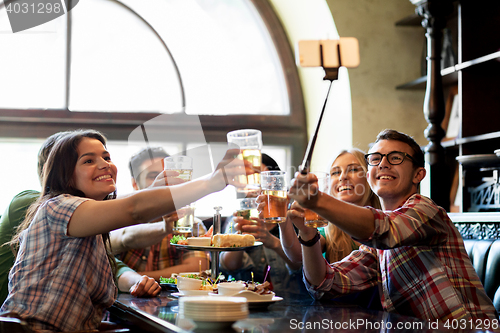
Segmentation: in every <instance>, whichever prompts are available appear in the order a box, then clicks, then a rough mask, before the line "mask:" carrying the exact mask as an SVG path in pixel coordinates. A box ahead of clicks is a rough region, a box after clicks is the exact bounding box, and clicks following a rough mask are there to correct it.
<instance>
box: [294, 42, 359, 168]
mask: <svg viewBox="0 0 500 333" xmlns="http://www.w3.org/2000/svg"><path fill="white" fill-rule="evenodd" d="M296 50H297V53H296V61H297V65H298V66H301V67H323V69H324V70H325V77H324V78H323V80H329V81H330V86H329V88H328V92H327V94H326V98H325V103H324V104H323V109H322V110H321V113H320V114H319V117H318V121H317V122H316V129H315V130H314V134H313V135H312V137H311V139H310V140H309V143H308V145H307V149H306V153H305V155H304V159H303V161H302V164H301V165H300V167H299V171H300V173H301V174H303V175H305V174H307V173H308V172H309V169H310V166H311V158H312V153H313V149H314V145H315V143H316V139H317V137H318V131H319V127H320V125H321V120H322V118H323V114H324V112H325V108H326V103H327V101H328V95H329V94H330V89H331V87H332V83H333V81H334V80H337V79H338V77H339V68H340V67H341V66H344V67H347V68H355V67H358V66H359V43H358V40H357V39H356V38H354V37H344V38H340V39H327V40H301V41H299V42H298V47H297V49H296Z"/></svg>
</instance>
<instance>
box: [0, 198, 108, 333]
mask: <svg viewBox="0 0 500 333" xmlns="http://www.w3.org/2000/svg"><path fill="white" fill-rule="evenodd" d="M86 200H90V199H87V198H80V197H75V196H71V195H68V194H63V195H59V196H57V197H55V198H52V199H50V200H48V201H47V202H46V203H45V204H43V205H42V206H40V208H39V209H38V212H37V215H36V216H35V218H34V220H33V221H32V223H31V225H30V227H29V228H28V229H26V230H25V231H24V232H23V234H22V238H21V242H20V248H19V252H18V255H17V258H16V261H15V263H14V266H13V267H12V270H11V272H10V274H9V296H8V297H7V299H6V301H5V303H4V304H3V306H2V308H1V311H12V312H16V313H18V314H19V315H20V317H21V318H23V319H25V320H26V321H27V322H28V323H30V325H31V327H32V328H33V329H36V330H56V331H59V330H60V331H77V330H90V329H96V328H98V327H99V325H100V322H101V320H102V316H103V313H104V310H105V309H106V308H107V307H109V306H111V305H112V304H113V302H114V300H115V298H116V294H117V289H116V287H115V284H114V282H113V274H112V270H111V267H110V265H109V262H108V258H107V256H106V249H105V246H104V243H103V240H102V236H101V235H97V236H91V237H71V236H68V235H67V229H68V223H69V221H70V219H71V216H72V215H73V213H74V211H75V210H76V208H77V207H78V206H79V205H80V204H81V203H83V202H85V201H86Z"/></svg>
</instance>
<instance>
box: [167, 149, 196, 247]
mask: <svg viewBox="0 0 500 333" xmlns="http://www.w3.org/2000/svg"><path fill="white" fill-rule="evenodd" d="M163 165H164V169H165V170H173V171H177V172H178V173H179V176H177V177H178V178H181V179H183V180H184V181H190V180H191V177H192V175H193V159H192V158H191V157H189V156H169V157H165V158H164V159H163ZM176 208H177V207H176ZM194 209H195V204H194V203H191V204H189V205H187V206H185V207H182V208H180V209H179V210H180V211H182V213H183V214H182V215H183V217H181V218H180V219H178V220H177V221H176V222H175V223H174V228H173V231H174V233H175V234H181V235H183V236H186V237H188V236H191V235H192V231H193V224H194Z"/></svg>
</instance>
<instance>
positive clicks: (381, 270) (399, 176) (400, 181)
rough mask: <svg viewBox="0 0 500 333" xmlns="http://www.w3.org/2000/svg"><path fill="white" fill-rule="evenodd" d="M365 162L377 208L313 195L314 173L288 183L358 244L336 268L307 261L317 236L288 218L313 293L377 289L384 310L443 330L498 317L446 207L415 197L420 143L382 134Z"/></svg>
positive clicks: (302, 202) (309, 205)
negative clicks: (379, 204)
mask: <svg viewBox="0 0 500 333" xmlns="http://www.w3.org/2000/svg"><path fill="white" fill-rule="evenodd" d="M366 160H367V163H368V165H369V167H368V173H367V177H368V183H369V184H370V187H371V188H372V190H373V192H374V193H376V194H377V196H378V197H379V198H380V203H381V205H382V210H377V209H374V208H371V207H358V206H354V205H351V204H349V203H346V202H342V201H339V200H337V199H335V198H333V197H332V196H330V195H328V194H326V193H321V192H319V193H317V191H316V189H317V180H316V178H315V177H314V175H312V174H308V175H300V174H297V175H296V177H297V178H296V179H295V180H294V181H293V184H292V188H291V189H290V192H289V196H290V197H291V198H293V199H295V200H296V201H298V202H299V204H300V205H302V206H303V207H305V208H309V209H312V210H313V211H315V212H317V213H318V214H320V215H321V216H323V217H324V218H326V219H328V220H329V221H330V222H331V223H334V224H335V225H336V226H338V227H339V228H341V229H342V230H344V231H345V232H347V233H348V234H350V235H351V236H352V237H353V238H355V239H356V240H358V241H359V242H361V243H362V244H363V245H361V247H360V248H359V250H358V251H353V252H352V253H351V254H350V255H349V256H347V257H346V258H344V259H343V260H342V261H339V262H336V263H332V264H329V263H328V262H326V261H322V262H319V261H318V260H312V259H310V258H317V255H318V254H317V252H318V251H321V248H320V245H319V243H318V242H317V241H315V239H317V238H318V237H317V236H316V234H317V231H316V230H315V229H312V228H307V227H304V225H303V222H302V223H301V222H299V221H298V219H291V220H292V221H293V223H294V224H295V225H296V226H297V228H298V229H299V241H300V242H301V244H302V258H303V264H304V282H305V284H306V287H307V288H308V290H309V292H310V294H311V295H312V296H313V297H314V298H317V299H319V298H321V297H323V296H324V295H325V294H327V295H329V296H333V297H338V296H343V295H346V294H350V293H354V292H359V291H363V290H366V289H368V288H371V287H374V286H378V289H379V293H380V299H381V303H382V307H383V308H384V310H385V311H388V312H394V313H399V314H403V315H410V316H416V317H418V318H421V319H424V320H428V321H432V322H436V321H437V320H439V321H440V323H441V324H444V325H446V324H448V325H450V326H448V327H452V326H451V325H452V324H453V321H455V324H457V323H459V322H462V323H463V324H464V325H465V327H466V328H474V327H476V326H481V325H484V321H486V320H488V321H489V322H491V321H492V320H498V315H497V313H496V311H495V308H494V306H493V304H492V302H491V300H490V299H489V298H488V296H487V295H486V293H485V291H484V288H483V286H482V284H481V282H480V280H479V278H478V276H477V274H476V272H475V270H474V268H473V266H472V264H471V262H470V259H469V257H468V256H467V253H466V251H465V248H464V244H463V240H462V237H461V236H460V234H459V232H458V230H457V229H456V228H455V226H454V225H453V223H452V222H451V220H450V219H449V217H448V215H447V214H446V212H445V210H444V209H442V208H441V207H438V206H437V205H436V204H435V203H434V202H433V201H432V200H431V199H429V198H426V197H424V196H421V195H420V194H418V187H419V184H420V182H421V181H422V179H423V178H424V177H425V175H426V171H425V168H424V154H423V152H422V150H421V149H420V147H419V146H418V144H417V143H416V142H415V141H414V140H413V139H412V138H411V137H409V136H408V135H406V134H403V133H400V132H397V131H394V130H385V131H382V132H381V133H380V134H379V135H378V137H377V140H376V142H375V144H374V145H373V147H372V148H371V149H370V151H369V153H368V154H366ZM436 323H437V322H436ZM444 327H446V326H444ZM453 327H455V326H453ZM483 327H484V326H483Z"/></svg>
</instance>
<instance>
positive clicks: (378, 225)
mask: <svg viewBox="0 0 500 333" xmlns="http://www.w3.org/2000/svg"><path fill="white" fill-rule="evenodd" d="M368 208H370V209H371V210H372V213H373V216H374V218H375V231H374V232H373V234H372V235H371V237H370V238H369V239H365V240H359V239H358V241H359V242H361V243H363V244H366V245H368V246H371V247H374V248H376V249H380V250H386V249H394V248H398V247H402V246H419V245H425V246H434V245H439V244H443V243H445V242H446V241H447V239H448V232H447V230H446V226H445V223H444V218H445V216H446V212H444V210H443V209H442V208H440V207H438V206H436V205H435V204H434V203H433V202H432V201H431V200H430V199H428V198H425V197H422V196H420V195H418V194H415V195H413V196H411V197H410V198H409V199H408V200H407V201H406V203H405V204H404V205H403V206H402V207H400V208H398V209H396V210H393V211H387V212H384V211H382V210H378V209H374V208H371V207H368Z"/></svg>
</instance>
